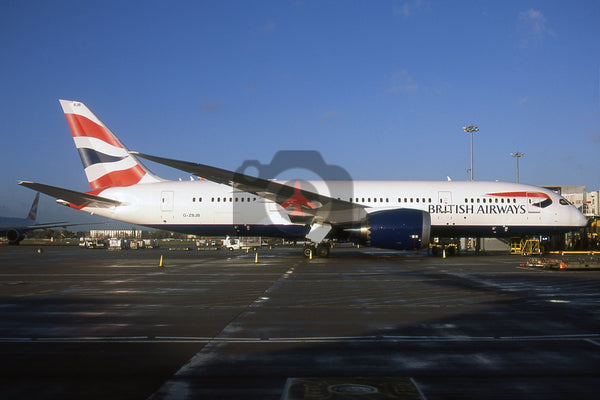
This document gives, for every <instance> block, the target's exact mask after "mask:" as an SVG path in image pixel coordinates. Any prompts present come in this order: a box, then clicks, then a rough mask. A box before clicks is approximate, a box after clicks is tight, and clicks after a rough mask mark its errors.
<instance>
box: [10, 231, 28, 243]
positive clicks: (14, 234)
mask: <svg viewBox="0 0 600 400" xmlns="http://www.w3.org/2000/svg"><path fill="white" fill-rule="evenodd" d="M6 239H7V240H8V243H9V244H19V242H20V241H21V240H23V239H25V233H23V232H21V230H19V229H17V228H11V229H9V230H8V231H7V232H6Z"/></svg>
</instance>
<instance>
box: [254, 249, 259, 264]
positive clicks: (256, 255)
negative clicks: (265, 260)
mask: <svg viewBox="0 0 600 400" xmlns="http://www.w3.org/2000/svg"><path fill="white" fill-rule="evenodd" d="M254 264H258V252H256V254H255V256H254Z"/></svg>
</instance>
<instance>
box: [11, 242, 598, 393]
mask: <svg viewBox="0 0 600 400" xmlns="http://www.w3.org/2000/svg"><path fill="white" fill-rule="evenodd" d="M161 256H162V258H163V266H162V267H159V262H160V259H161ZM256 261H258V262H256ZM523 263H524V258H523V257H520V256H510V255H503V254H478V255H461V256H455V257H448V258H441V257H433V256H428V255H427V254H424V253H421V254H415V253H413V252H394V251H382V250H376V249H369V248H360V249H348V248H342V249H336V248H334V249H333V250H332V252H331V257H329V258H326V259H322V258H315V259H312V260H308V259H303V258H301V248H277V249H273V250H268V249H261V250H259V253H258V259H256V255H255V254H254V253H252V252H251V253H246V252H245V251H233V252H229V251H226V250H219V251H181V250H179V251H168V250H167V249H160V248H159V249H152V250H149V249H147V250H123V251H107V250H86V249H80V248H77V247H58V246H52V247H50V246H49V247H44V248H43V251H38V248H37V247H32V246H14V247H13V246H0V287H1V295H0V297H1V301H0V321H1V324H0V362H1V371H2V372H1V374H0V398H2V399H23V398H28V399H81V398H86V399H152V400H157V399H236V400H237V399H290V400H291V399H321V398H328V399H337V398H343V399H355V398H356V399H387V398H390V399H391V398H394V399H428V400H432V399H504V398H510V399H515V398H527V399H564V398H577V399H592V398H593V399H596V398H597V397H598V393H599V392H600V271H587V270H578V271H569V270H540V269H538V268H529V267H527V266H521V264H523Z"/></svg>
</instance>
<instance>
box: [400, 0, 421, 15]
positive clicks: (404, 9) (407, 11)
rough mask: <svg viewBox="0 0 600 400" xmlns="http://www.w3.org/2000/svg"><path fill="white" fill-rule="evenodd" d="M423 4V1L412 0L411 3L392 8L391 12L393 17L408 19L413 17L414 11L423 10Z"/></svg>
mask: <svg viewBox="0 0 600 400" xmlns="http://www.w3.org/2000/svg"><path fill="white" fill-rule="evenodd" d="M424 5H425V2H424V1H423V0H414V1H411V2H408V1H406V2H404V3H402V4H401V5H399V6H394V7H393V9H392V11H393V13H394V15H396V16H401V17H405V18H408V17H410V16H411V15H413V14H414V13H415V12H416V11H418V10H419V9H421V8H423V7H424Z"/></svg>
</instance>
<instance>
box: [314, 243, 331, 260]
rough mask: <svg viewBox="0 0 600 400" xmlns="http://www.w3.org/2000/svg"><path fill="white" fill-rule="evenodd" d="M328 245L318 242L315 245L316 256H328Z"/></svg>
mask: <svg viewBox="0 0 600 400" xmlns="http://www.w3.org/2000/svg"><path fill="white" fill-rule="evenodd" d="M329 249H330V247H329V245H328V244H320V245H318V246H317V257H329Z"/></svg>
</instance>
